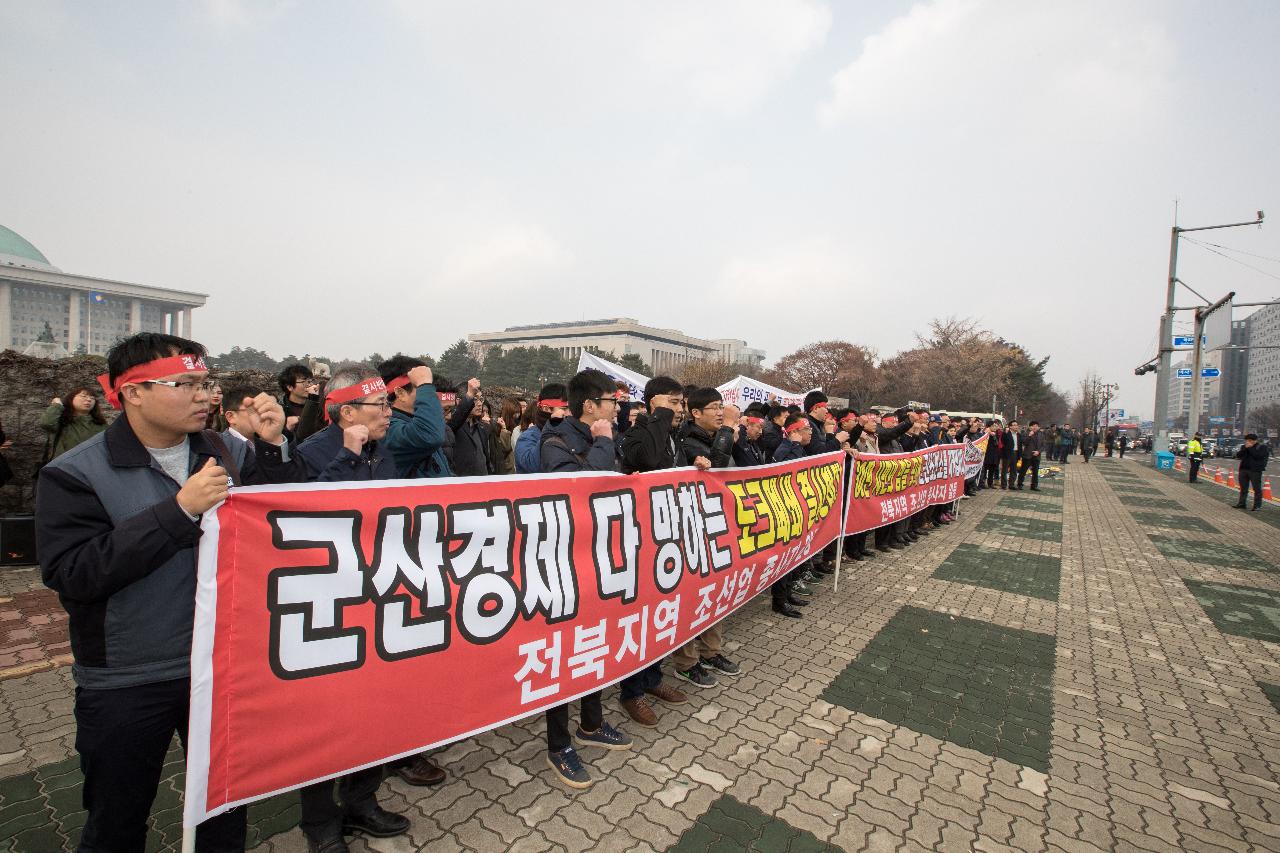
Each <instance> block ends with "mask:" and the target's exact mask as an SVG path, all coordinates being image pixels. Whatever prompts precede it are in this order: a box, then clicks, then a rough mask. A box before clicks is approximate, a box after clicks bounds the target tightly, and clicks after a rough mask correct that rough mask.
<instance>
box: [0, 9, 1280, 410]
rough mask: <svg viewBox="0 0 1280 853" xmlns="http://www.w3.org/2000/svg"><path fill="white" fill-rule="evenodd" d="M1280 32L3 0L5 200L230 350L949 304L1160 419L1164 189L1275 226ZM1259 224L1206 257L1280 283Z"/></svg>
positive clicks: (1256, 13) (998, 21)
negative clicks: (189, 305) (584, 322)
mask: <svg viewBox="0 0 1280 853" xmlns="http://www.w3.org/2000/svg"><path fill="white" fill-rule="evenodd" d="M1277 44H1280V4H1276V3H1274V2H1266V0H1263V2H1255V3H1244V2H1214V3H1189V2H1181V3H1180V2H1166V0H1159V2H1150V3H1126V2H1115V0H1107V2H1084V3H1073V4H1065V3H1047V2H1044V3H1035V2H1033V3H1026V2H1014V0H1003V1H1002V2H994V0H932V1H931V2H921V3H908V2H888V1H887V0H875V2H859V3H854V2H844V3H835V2H822V0H775V2H764V0H723V1H722V2H711V0H704V2H692V3H690V2H648V3H643V4H640V3H632V4H625V5H624V4H617V3H607V2H583V3H568V2H554V3H552V2H544V3H537V2H527V0H522V1H521V2H502V3H497V2H465V3H462V2H460V3H453V4H445V3H420V2H411V0H364V2H359V3H357V2H345V3H344V2H328V3H319V2H251V0H207V2H189V3H170V2H130V3H91V2H87V0H86V2H80V3H70V2H58V0H39V2H35V0H0V91H2V92H3V108H4V119H3V125H2V127H3V132H0V170H2V173H3V181H2V182H0V223H3V224H5V225H7V226H9V227H11V228H13V229H14V230H16V231H17V232H19V233H20V234H22V235H23V236H25V237H27V238H28V239H30V240H31V241H32V242H33V243H35V245H36V246H38V247H39V248H40V249H42V250H43V251H44V252H45V254H46V255H48V256H49V258H50V260H51V261H52V262H53V263H54V264H56V265H58V266H59V267H61V268H62V269H64V270H67V271H69V272H78V273H84V274H89V275H100V276H104V277H110V278H119V279H124V280H128V281H137V282H141V283H145V284H155V285H165V286H171V287H178V288H184V289H190V290H197V291H203V292H207V293H209V294H210V295H211V298H210V301H209V306H208V307H207V308H205V309H203V310H201V311H198V312H197V313H196V321H195V325H196V333H197V337H199V338H200V339H201V340H203V341H204V342H205V343H207V344H208V345H209V346H210V347H211V349H213V350H214V351H215V352H217V351H222V350H225V349H227V348H229V347H230V346H232V345H235V344H242V345H250V346H256V347H259V348H263V349H266V350H268V351H269V352H271V353H273V354H275V355H277V356H280V355H283V354H285V353H286V352H295V353H300V352H303V351H311V352H316V351H323V352H326V353H330V354H335V355H350V356H359V355H364V354H366V353H368V352H371V351H375V350H377V351H380V352H384V353H390V352H394V351H396V350H404V351H407V352H415V353H416V352H423V351H426V352H430V353H432V354H439V352H440V351H441V350H442V349H444V348H445V347H446V346H448V344H450V343H451V342H452V341H454V340H456V339H457V338H459V337H461V336H463V335H465V334H466V333H467V332H473V331H488V330H494V329H500V328H502V327H504V326H508V325H514V324H517V323H537V322H554V321H561V320H571V319H584V318H587V319H591V318H599V317H610V316H632V317H636V318H637V319H639V320H640V321H641V322H644V323H649V324H652V325H657V326H670V327H676V328H680V329H682V330H684V331H686V332H689V333H691V334H695V335H700V336H706V337H742V338H746V339H747V340H748V341H749V342H750V343H751V344H752V345H753V346H760V347H764V348H765V349H766V350H767V351H768V353H769V356H770V359H771V360H772V359H774V358H776V357H778V356H781V355H783V354H785V353H786V352H788V351H790V350H792V349H794V348H796V347H797V346H800V345H802V344H804V343H807V342H810V341H813V340H818V339H823V338H845V339H848V340H852V341H854V342H857V343H863V344H868V345H870V346H873V347H875V348H876V349H878V350H879V352H880V353H881V355H884V356H888V355H892V354H893V353H895V352H897V351H898V350H899V349H902V348H903V347H905V346H907V345H909V344H910V343H911V341H912V336H913V333H914V332H915V331H920V330H923V329H924V328H925V326H926V324H927V322H928V320H929V319H930V318H932V317H935V316H945V315H953V314H954V315H960V316H971V317H975V318H977V319H978V320H980V321H981V322H982V323H983V324H984V325H986V326H987V327H988V328H990V329H992V330H993V331H995V332H996V333H998V334H1000V335H1003V336H1005V337H1007V338H1010V339H1012V340H1016V341H1018V342H1020V343H1023V344H1024V345H1026V346H1027V347H1028V348H1029V349H1030V350H1031V351H1032V352H1033V354H1035V355H1037V356H1039V355H1049V356H1051V357H1052V361H1051V362H1050V368H1049V375H1050V378H1051V379H1052V380H1053V381H1054V382H1055V383H1056V384H1058V385H1059V386H1060V387H1062V388H1064V389H1065V390H1068V391H1070V390H1071V388H1073V387H1074V385H1075V383H1076V381H1077V380H1078V378H1079V377H1080V376H1081V375H1082V374H1083V373H1084V372H1085V371H1086V370H1087V369H1089V368H1096V369H1097V370H1099V371H1100V372H1101V373H1102V375H1103V377H1104V379H1106V380H1109V381H1118V382H1120V383H1121V386H1122V390H1121V393H1120V396H1119V399H1118V401H1117V402H1118V404H1119V405H1123V406H1126V407H1127V408H1129V409H1130V410H1131V411H1138V412H1140V413H1142V414H1143V415H1145V416H1147V417H1149V416H1150V414H1151V408H1152V402H1151V401H1152V397H1153V393H1154V379H1153V377H1151V376H1147V377H1142V378H1138V377H1134V376H1133V373H1132V370H1133V368H1134V366H1136V365H1137V364H1139V363H1140V362H1141V361H1143V360H1144V359H1146V358H1147V357H1149V356H1151V355H1153V354H1154V352H1155V347H1156V323H1157V317H1158V314H1159V312H1160V310H1161V307H1162V304H1163V293H1164V278H1165V275H1166V266H1167V256H1168V242H1169V226H1170V225H1171V224H1172V217H1173V202H1174V199H1175V198H1177V199H1180V201H1181V215H1180V218H1181V221H1182V224H1184V225H1196V224H1212V223H1218V222H1228V221H1238V220H1242V219H1247V218H1250V217H1251V215H1252V213H1253V211H1254V210H1256V209H1258V208H1262V209H1266V210H1272V211H1273V213H1274V216H1275V222H1274V224H1272V225H1268V226H1266V227H1264V228H1263V229H1262V230H1260V231H1259V230H1258V229H1252V228H1250V229H1238V230H1235V231H1221V232H1214V233H1213V234H1211V235H1207V236H1206V237H1205V239H1209V240H1212V241H1213V242H1216V243H1221V244H1224V245H1230V246H1234V247H1238V248H1240V249H1243V250H1246V251H1249V252H1252V253H1254V254H1257V255H1262V256H1265V257H1266V258H1273V259H1274V258H1280V197H1278V190H1280V165H1277V159H1278V158H1277V152H1278V151H1280V59H1278V58H1277V56H1278V52H1277V51H1276V49H1275V46H1276V45H1277ZM1237 257H1240V256H1237ZM1242 260H1244V261H1247V262H1248V263H1250V264H1253V265H1255V266H1257V267H1258V268H1259V269H1261V270H1263V271H1265V272H1266V273H1269V275H1267V274H1264V273H1262V272H1257V271H1254V270H1251V269H1249V268H1247V267H1244V266H1242V265H1240V264H1237V263H1233V262H1230V261H1227V260H1224V259H1223V258H1221V257H1219V256H1217V255H1213V254H1210V253H1208V252H1207V251H1205V250H1204V249H1203V248H1200V247H1195V246H1185V245H1184V248H1183V252H1182V265H1181V273H1182V277H1183V278H1185V279H1186V280H1187V281H1188V282H1190V283H1191V284H1193V285H1194V286H1196V287H1197V288H1198V289H1201V290H1202V292H1204V293H1206V295H1209V296H1211V297H1216V296H1217V295H1220V294H1222V293H1225V292H1226V291H1227V290H1230V289H1235V290H1237V291H1239V294H1240V295H1239V296H1238V297H1237V298H1238V299H1239V300H1244V299H1264V298H1273V297H1277V296H1280V277H1278V276H1280V263H1277V262H1275V261H1271V260H1267V259H1265V258H1250V257H1243V258H1242Z"/></svg>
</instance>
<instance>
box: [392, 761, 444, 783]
mask: <svg viewBox="0 0 1280 853" xmlns="http://www.w3.org/2000/svg"><path fill="white" fill-rule="evenodd" d="M396 775H397V776H399V777H400V778H401V779H403V780H404V781H405V782H407V783H408V784H410V785H415V786H417V787H423V786H425V785H439V784H440V783H441V782H443V781H444V780H445V773H444V770H442V769H441V768H440V766H439V765H438V764H436V763H435V762H434V761H432V760H431V759H430V758H427V757H426V756H425V755H419V756H418V757H417V758H415V759H414V760H413V762H412V763H411V764H408V765H406V766H405V767H397V768H396Z"/></svg>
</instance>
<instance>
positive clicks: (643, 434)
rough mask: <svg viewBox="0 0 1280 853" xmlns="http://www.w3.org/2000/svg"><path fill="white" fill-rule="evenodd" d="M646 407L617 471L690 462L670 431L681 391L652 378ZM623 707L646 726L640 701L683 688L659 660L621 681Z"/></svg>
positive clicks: (703, 465)
mask: <svg viewBox="0 0 1280 853" xmlns="http://www.w3.org/2000/svg"><path fill="white" fill-rule="evenodd" d="M644 404H645V411H643V412H641V413H640V414H639V415H637V417H636V422H635V424H633V425H632V427H631V429H629V430H627V432H626V434H625V435H624V436H623V440H622V470H623V471H625V472H627V473H629V474H630V473H637V472H642V471H660V470H663V469H666V468H680V467H683V466H685V465H688V464H690V461H689V460H686V459H685V456H684V451H683V450H682V449H681V448H680V446H679V445H678V444H677V443H676V440H675V432H676V430H677V429H678V428H679V427H680V425H681V424H682V423H683V422H684V419H685V415H684V413H685V401H684V389H683V388H681V387H680V383H679V382H677V381H676V380H674V379H672V378H671V377H670V376H655V377H654V378H653V379H650V380H649V381H648V382H647V383H646V384H645V386H644ZM692 464H693V465H694V466H695V467H697V468H698V469H699V470H702V471H706V470H709V469H710V468H711V460H710V459H708V458H706V457H705V456H699V457H696V458H695V459H693V460H692ZM618 686H619V689H620V691H621V696H620V700H621V704H622V709H623V710H624V711H626V712H627V716H629V717H630V718H631V719H632V720H633V721H635V722H636V723H638V724H639V725H642V726H645V727H646V728H655V727H656V726H657V725H658V715H657V714H656V713H654V710H653V707H652V706H651V705H650V704H649V702H648V701H647V700H646V699H645V696H646V695H648V696H652V697H653V698H655V699H657V700H658V701H659V702H662V703H663V704H664V705H683V704H685V703H686V702H688V701H689V697H688V696H687V695H685V693H684V691H682V690H680V689H678V688H676V687H673V686H672V685H670V684H665V683H663V681H662V660H661V659H659V660H656V661H654V662H653V663H652V664H650V665H649V666H647V667H645V668H644V669H642V670H640V671H639V672H637V673H635V674H634V675H629V676H627V677H626V678H624V679H622V682H621V683H620V684H619V685H618Z"/></svg>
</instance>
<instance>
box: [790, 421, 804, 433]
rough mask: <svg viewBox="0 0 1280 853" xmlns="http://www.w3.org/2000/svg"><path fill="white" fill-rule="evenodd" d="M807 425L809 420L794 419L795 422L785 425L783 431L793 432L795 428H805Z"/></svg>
mask: <svg viewBox="0 0 1280 853" xmlns="http://www.w3.org/2000/svg"><path fill="white" fill-rule="evenodd" d="M807 426H809V422H808V421H796V422H795V423H793V424H792V425H791V426H789V427H787V428H786V429H785V430H784V432H787V433H793V432H795V431H796V430H798V429H804V428H805V427H807Z"/></svg>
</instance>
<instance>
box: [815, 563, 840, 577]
mask: <svg viewBox="0 0 1280 853" xmlns="http://www.w3.org/2000/svg"><path fill="white" fill-rule="evenodd" d="M813 573H814V574H816V575H818V576H819V577H823V578H825V577H826V576H827V575H834V574H835V573H836V570H835V569H833V568H832V567H831V566H828V565H827V564H826V563H823V564H822V565H821V566H816V567H814V569H813Z"/></svg>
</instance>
